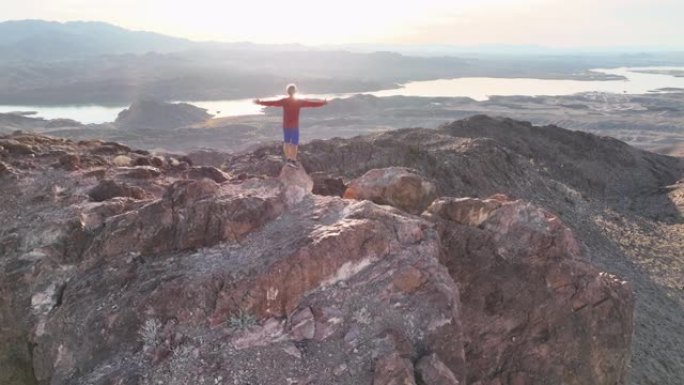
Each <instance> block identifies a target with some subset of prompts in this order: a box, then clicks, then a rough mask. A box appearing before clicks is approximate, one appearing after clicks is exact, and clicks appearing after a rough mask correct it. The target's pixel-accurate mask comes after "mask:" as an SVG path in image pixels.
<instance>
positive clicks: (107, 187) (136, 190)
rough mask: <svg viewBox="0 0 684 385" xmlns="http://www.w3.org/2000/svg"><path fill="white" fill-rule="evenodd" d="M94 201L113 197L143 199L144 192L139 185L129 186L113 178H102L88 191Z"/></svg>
mask: <svg viewBox="0 0 684 385" xmlns="http://www.w3.org/2000/svg"><path fill="white" fill-rule="evenodd" d="M88 195H90V198H92V200H94V201H95V202H102V201H106V200H109V199H112V198H115V197H128V198H135V199H143V198H144V196H145V192H144V191H143V189H141V188H140V187H136V186H129V185H127V184H126V183H119V182H115V181H113V180H103V181H101V182H100V183H99V184H98V185H97V186H95V187H94V188H93V189H91V190H90V191H89V192H88Z"/></svg>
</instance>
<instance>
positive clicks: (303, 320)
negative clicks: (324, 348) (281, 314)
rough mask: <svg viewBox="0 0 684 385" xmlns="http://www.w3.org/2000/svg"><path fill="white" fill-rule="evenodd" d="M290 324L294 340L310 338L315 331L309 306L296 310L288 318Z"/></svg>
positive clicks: (314, 322) (314, 323)
mask: <svg viewBox="0 0 684 385" xmlns="http://www.w3.org/2000/svg"><path fill="white" fill-rule="evenodd" d="M290 323H291V324H292V326H291V327H290V333H291V334H292V338H293V339H294V340H295V341H301V340H310V339H312V338H314V335H315V333H316V321H315V320H314V316H313V313H312V312H311V308H308V307H307V308H304V309H302V310H300V311H298V312H296V313H295V314H294V315H293V316H292V318H291V319H290Z"/></svg>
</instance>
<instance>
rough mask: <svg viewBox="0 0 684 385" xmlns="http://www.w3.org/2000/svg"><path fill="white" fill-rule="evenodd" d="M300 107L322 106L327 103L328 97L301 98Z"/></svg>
mask: <svg viewBox="0 0 684 385" xmlns="http://www.w3.org/2000/svg"><path fill="white" fill-rule="evenodd" d="M301 103H302V104H301V106H302V107H323V106H325V105H326V104H328V99H326V100H306V99H304V100H302V101H301Z"/></svg>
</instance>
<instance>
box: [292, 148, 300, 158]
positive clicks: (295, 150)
mask: <svg viewBox="0 0 684 385" xmlns="http://www.w3.org/2000/svg"><path fill="white" fill-rule="evenodd" d="M297 150H299V147H298V146H297V145H296V144H293V145H292V160H294V161H295V162H296V161H297Z"/></svg>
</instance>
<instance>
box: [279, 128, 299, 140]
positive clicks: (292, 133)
mask: <svg viewBox="0 0 684 385" xmlns="http://www.w3.org/2000/svg"><path fill="white" fill-rule="evenodd" d="M283 137H284V139H283V141H284V142H285V143H290V144H299V128H284V129H283Z"/></svg>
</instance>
